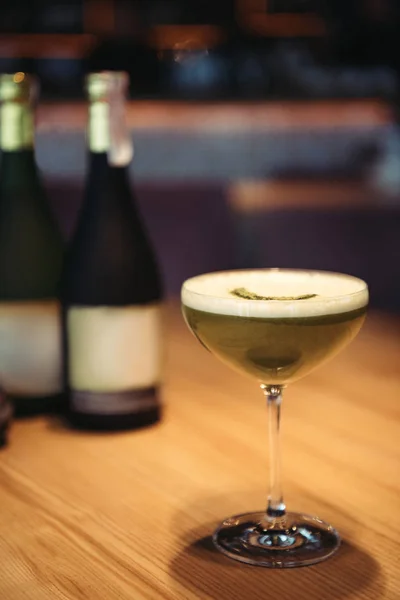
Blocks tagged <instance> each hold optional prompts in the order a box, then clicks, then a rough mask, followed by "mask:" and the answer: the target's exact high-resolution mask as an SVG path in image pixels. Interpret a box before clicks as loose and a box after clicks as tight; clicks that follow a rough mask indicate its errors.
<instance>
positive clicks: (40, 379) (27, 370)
mask: <svg viewBox="0 0 400 600" xmlns="http://www.w3.org/2000/svg"><path fill="white" fill-rule="evenodd" d="M36 97H37V82H36V80H35V79H34V78H33V77H31V76H28V75H25V74H24V73H15V74H14V75H2V76H1V77H0V100H1V134H0V135H1V138H0V145H1V150H2V157H1V171H0V385H1V387H2V389H3V390H4V392H5V393H6V394H7V395H8V396H9V397H10V398H11V399H12V401H13V404H14V410H15V413H16V414H17V415H18V414H26V413H37V412H42V411H47V410H53V409H55V408H57V407H58V406H59V405H60V403H61V398H62V395H61V392H62V377H61V362H62V360H61V354H62V353H61V311H60V305H59V301H58V299H57V295H58V289H57V288H58V284H59V279H60V274H61V267H62V254H63V243H62V238H61V234H60V231H59V229H58V227H57V224H56V222H55V220H54V218H53V215H52V212H51V210H50V208H49V205H48V202H47V198H46V194H45V191H44V189H43V186H42V183H41V179H40V175H39V172H38V168H37V165H36V162H35V152H34V107H35V101H36Z"/></svg>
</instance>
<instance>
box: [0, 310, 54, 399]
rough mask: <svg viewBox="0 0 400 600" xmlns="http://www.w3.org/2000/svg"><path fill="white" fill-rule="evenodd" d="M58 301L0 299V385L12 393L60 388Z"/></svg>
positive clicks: (34, 393) (47, 393) (50, 391)
mask: <svg viewBox="0 0 400 600" xmlns="http://www.w3.org/2000/svg"><path fill="white" fill-rule="evenodd" d="M61 348H62V344H61V316H60V307H59V304H58V302H55V301H49V302H6V303H3V302H2V303H0V385H1V387H2V388H3V389H4V390H5V391H6V392H8V393H9V394H13V395H15V396H24V397H29V396H32V397H33V396H52V395H53V394H58V393H60V392H61V389H62V377H61V364H62V361H61V356H62V352H61Z"/></svg>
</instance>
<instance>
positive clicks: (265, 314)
mask: <svg viewBox="0 0 400 600" xmlns="http://www.w3.org/2000/svg"><path fill="white" fill-rule="evenodd" d="M238 288H239V289H240V288H244V289H246V290H248V291H249V292H251V293H253V294H256V295H258V296H267V297H274V298H277V299H276V300H253V299H246V298H240V297H237V296H236V295H235V294H233V293H232V291H233V290H235V289H238ZM312 294H316V296H313V297H311V298H306V299H299V300H282V299H279V298H288V297H298V296H308V295H312ZM182 302H183V304H185V305H186V306H188V307H190V308H193V309H196V310H200V311H204V312H210V313H215V314H221V315H231V316H243V317H258V318H285V317H286V318H287V317H314V316H320V315H328V314H338V313H343V312H350V311H352V310H357V309H359V308H363V307H364V306H366V305H367V303H368V289H367V286H366V285H365V283H364V282H363V281H362V280H361V279H357V278H356V277H352V276H350V275H343V274H340V273H329V272H325V271H296V270H293V271H291V270H279V269H266V270H262V269H259V270H254V271H251V270H246V271H225V272H224V271H221V272H218V273H207V274H205V275H199V276H198V277H193V278H191V279H188V280H187V281H186V282H185V284H184V286H183V289H182Z"/></svg>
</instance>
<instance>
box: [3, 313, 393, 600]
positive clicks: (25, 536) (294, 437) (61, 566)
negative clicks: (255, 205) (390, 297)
mask: <svg viewBox="0 0 400 600" xmlns="http://www.w3.org/2000/svg"><path fill="white" fill-rule="evenodd" d="M166 311H167V315H166V317H167V318H166V323H167V331H166V342H167V348H166V369H165V385H164V391H163V397H164V402H165V416H164V419H163V421H162V423H160V424H159V425H157V426H154V427H151V428H148V429H144V430H141V431H136V432H125V433H114V434H90V433H77V432H73V431H70V430H68V429H67V428H65V427H64V426H63V425H62V424H61V423H59V422H58V421H57V420H52V419H50V418H37V419H32V420H21V421H18V422H16V423H15V424H14V426H13V428H12V431H11V434H10V443H9V446H8V447H7V448H6V449H5V450H4V451H2V452H1V454H0V506H1V511H0V523H1V537H0V563H1V576H0V598H2V599H3V600H70V599H71V600H79V599H82V600H83V599H84V600H100V599H101V600H103V599H104V600H133V599H134V600H141V599H146V600H175V599H177V600H199V599H210V598H212V599H214V598H215V599H219V600H225V599H226V600H227V599H229V600H241V599H246V600H252V599H260V600H261V599H262V600H272V599H274V600H277V599H282V600H292V599H293V600H294V599H296V600H338V599H345V598H346V599H349V600H383V599H385V600H398V598H399V597H400V564H399V562H398V557H399V554H400V543H399V539H400V506H399V491H400V490H399V488H400V482H399V449H400V445H399V439H400V419H399V417H400V403H399V397H400V369H399V367H400V359H399V357H400V318H399V317H394V316H390V315H387V314H378V313H373V312H371V314H370V315H369V316H368V318H367V321H366V324H365V326H364V328H363V330H362V332H361V333H360V335H359V336H358V338H357V339H356V341H354V342H353V344H351V345H350V346H349V347H348V348H347V349H346V350H345V351H343V352H342V353H341V354H340V355H339V356H338V357H337V358H335V359H333V360H332V361H331V362H330V363H328V364H327V365H325V366H323V367H321V368H320V369H319V370H317V371H315V373H313V374H311V375H310V376H308V377H306V378H305V379H304V380H302V381H300V382H298V383H295V384H294V385H293V386H292V387H289V388H288V389H287V391H286V398H285V403H284V408H283V422H282V438H283V439H282V447H283V475H284V491H285V499H286V503H287V505H288V507H289V509H292V510H298V511H304V512H307V513H311V514H318V516H320V517H321V518H323V519H325V520H327V521H329V522H331V523H332V524H333V525H334V526H336V527H337V529H338V530H339V532H340V533H341V535H342V540H343V542H342V546H341V548H340V550H339V551H338V553H337V554H336V555H335V556H334V557H333V558H331V559H330V560H328V561H326V562H323V563H320V564H319V565H315V566H313V567H305V568H300V569H288V570H269V569H264V568H259V567H258V568H257V567H250V566H246V565H242V564H240V563H237V562H235V561H232V560H230V559H229V558H226V557H224V556H223V555H220V554H219V553H217V552H216V551H215V550H214V549H213V546H212V543H211V541H210V534H211V533H212V532H213V529H214V528H215V526H216V525H217V524H218V523H219V522H220V521H221V520H223V519H224V518H225V517H227V516H231V515H233V514H238V513H241V512H247V511H250V510H261V509H262V508H263V507H264V506H265V503H266V491H267V466H268V452H267V435H266V434H267V422H266V409H265V406H264V402H263V397H262V395H261V393H260V391H259V390H258V389H257V385H255V384H254V383H253V382H252V381H251V380H250V379H246V378H244V377H242V376H240V375H238V374H236V373H234V372H233V371H231V370H230V369H228V368H227V367H225V366H224V365H223V364H222V363H220V362H219V361H218V360H217V359H215V358H214V357H212V356H211V355H210V354H208V353H207V352H206V351H205V350H204V349H203V348H202V347H201V346H200V344H199V343H198V342H197V341H196V340H195V339H194V337H193V336H192V335H191V334H190V333H189V331H188V330H187V329H186V326H185V324H184V323H183V321H182V318H181V315H180V311H179V307H178V305H177V303H174V302H171V303H170V304H169V306H168V307H167V309H166Z"/></svg>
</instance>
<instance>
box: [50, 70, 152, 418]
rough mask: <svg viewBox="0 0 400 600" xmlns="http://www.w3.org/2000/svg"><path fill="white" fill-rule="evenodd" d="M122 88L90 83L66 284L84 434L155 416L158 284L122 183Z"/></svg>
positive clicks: (123, 83)
mask: <svg viewBox="0 0 400 600" xmlns="http://www.w3.org/2000/svg"><path fill="white" fill-rule="evenodd" d="M128 83H129V81H128V76H127V74H126V73H124V72H111V71H103V72H100V73H91V74H90V75H89V76H88V77H87V80H86V84H87V93H88V97H89V124H88V140H89V169H88V175H87V181H86V191H85V197H84V202H83V207H82V209H81V213H80V215H79V218H78V225H77V228H76V230H75V233H74V235H73V238H72V241H71V244H70V247H69V249H68V252H67V257H66V262H65V269H64V274H63V284H62V290H63V292H62V294H63V305H64V314H65V317H64V318H65V327H66V340H67V378H68V381H67V387H68V393H69V411H68V412H69V419H70V421H71V422H72V424H73V425H75V426H78V427H80V428H85V429H105V430H108V429H126V428H136V427H139V426H142V425H145V424H150V423H153V422H156V421H157V420H158V419H159V417H160V403H159V398H158V387H159V384H160V365H161V344H160V341H161V331H160V301H161V283H160V277H159V271H158V267H157V263H156V258H155V255H154V253H153V249H152V247H151V244H150V242H149V239H148V236H147V233H146V231H145V229H144V225H143V222H142V220H141V217H140V215H139V211H138V207H137V206H136V203H135V199H134V197H133V194H132V192H131V189H130V183H129V177H128V166H129V164H130V162H131V158H132V144H131V141H130V138H129V136H128V132H127V130H126V127H125V123H124V106H125V95H126V90H127V86H128Z"/></svg>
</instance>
